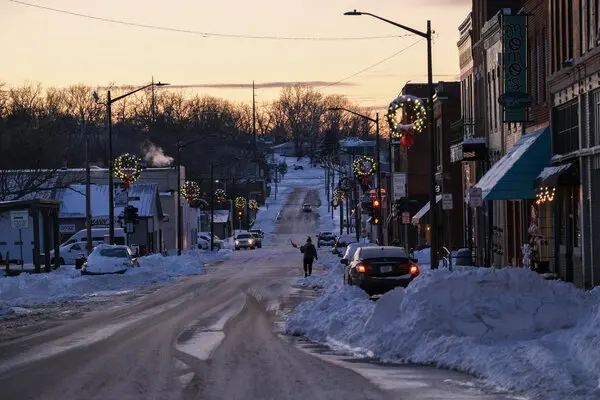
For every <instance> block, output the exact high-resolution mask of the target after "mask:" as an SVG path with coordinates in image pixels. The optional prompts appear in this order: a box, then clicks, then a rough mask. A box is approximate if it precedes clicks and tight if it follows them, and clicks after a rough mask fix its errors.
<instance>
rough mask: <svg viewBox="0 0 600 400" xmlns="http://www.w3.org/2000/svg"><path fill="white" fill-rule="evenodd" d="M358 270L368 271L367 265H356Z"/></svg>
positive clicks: (361, 271)
mask: <svg viewBox="0 0 600 400" xmlns="http://www.w3.org/2000/svg"><path fill="white" fill-rule="evenodd" d="M356 270H357V271H358V272H360V273H362V274H364V273H365V272H367V267H366V266H364V265H358V266H357V267H356Z"/></svg>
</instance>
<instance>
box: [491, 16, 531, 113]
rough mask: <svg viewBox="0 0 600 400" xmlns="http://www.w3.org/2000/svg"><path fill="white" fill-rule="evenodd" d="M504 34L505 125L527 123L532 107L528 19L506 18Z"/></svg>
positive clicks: (519, 17) (501, 100)
mask: <svg viewBox="0 0 600 400" xmlns="http://www.w3.org/2000/svg"><path fill="white" fill-rule="evenodd" d="M502 30H503V38H502V40H503V47H502V51H503V64H504V94H503V95H501V96H500V98H499V99H498V102H499V103H500V104H501V105H502V106H504V122H525V121H527V109H528V107H529V106H530V105H531V101H530V98H531V96H530V95H529V94H528V93H527V16H525V15H504V16H503V19H502Z"/></svg>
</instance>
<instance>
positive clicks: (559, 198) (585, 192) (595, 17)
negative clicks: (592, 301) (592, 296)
mask: <svg viewBox="0 0 600 400" xmlns="http://www.w3.org/2000/svg"><path fill="white" fill-rule="evenodd" d="M548 15H549V21H548V32H549V38H548V39H549V46H548V52H547V53H548V58H549V59H548V61H549V62H548V65H549V68H548V90H549V93H548V98H547V102H548V103H549V107H550V108H551V130H552V155H553V157H552V166H551V167H549V168H548V169H547V170H546V171H544V173H543V174H541V176H540V177H539V179H538V184H539V185H540V186H541V187H543V188H544V189H546V188H548V190H550V191H551V192H554V193H555V198H554V201H552V202H550V203H551V204H547V205H546V207H549V208H550V209H551V214H552V223H553V225H552V236H553V237H554V238H555V239H556V240H554V241H553V251H552V253H553V257H552V261H553V262H552V268H553V270H554V271H555V272H557V273H558V274H559V276H560V277H561V278H562V279H565V280H567V281H572V282H574V283H575V284H576V285H578V286H580V287H585V288H589V287H592V286H596V285H598V284H600V262H599V260H600V242H598V241H597V240H595V241H594V240H592V238H593V237H594V236H595V237H600V236H598V235H600V203H599V200H598V199H599V198H600V186H599V185H598V182H600V123H599V121H600V42H599V40H598V39H599V34H598V32H600V30H599V28H600V20H599V19H600V5H599V4H598V2H596V1H590V0H573V1H571V0H569V1H567V2H565V1H562V0H550V1H549V14H548Z"/></svg>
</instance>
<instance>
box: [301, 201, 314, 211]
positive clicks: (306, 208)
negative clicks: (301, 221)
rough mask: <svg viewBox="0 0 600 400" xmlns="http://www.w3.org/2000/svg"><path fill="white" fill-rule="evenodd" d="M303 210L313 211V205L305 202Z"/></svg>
mask: <svg viewBox="0 0 600 400" xmlns="http://www.w3.org/2000/svg"><path fill="white" fill-rule="evenodd" d="M302 211H304V212H312V206H311V205H310V203H304V204H303V205H302Z"/></svg>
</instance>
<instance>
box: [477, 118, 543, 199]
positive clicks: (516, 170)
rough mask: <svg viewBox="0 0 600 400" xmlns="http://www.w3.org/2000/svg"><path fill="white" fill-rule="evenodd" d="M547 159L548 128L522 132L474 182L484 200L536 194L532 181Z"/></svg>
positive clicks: (527, 197)
mask: <svg viewBox="0 0 600 400" xmlns="http://www.w3.org/2000/svg"><path fill="white" fill-rule="evenodd" d="M549 159H550V129H549V128H545V129H542V130H539V131H537V132H533V133H528V134H526V135H523V136H522V137H521V138H520V139H519V140H518V141H517V142H516V143H515V144H514V146H513V147H511V148H510V150H508V152H507V153H506V154H505V155H504V156H503V157H502V158H501V159H500V160H499V161H498V162H496V163H495V164H494V165H492V168H490V170H489V171H488V172H486V174H485V175H484V176H483V178H481V179H480V180H479V182H477V184H476V185H475V186H476V187H479V188H481V193H482V198H483V200H517V199H534V198H535V190H534V188H535V181H536V178H537V176H538V175H539V174H540V172H542V170H543V169H544V167H546V166H547V165H548V160H549Z"/></svg>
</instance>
